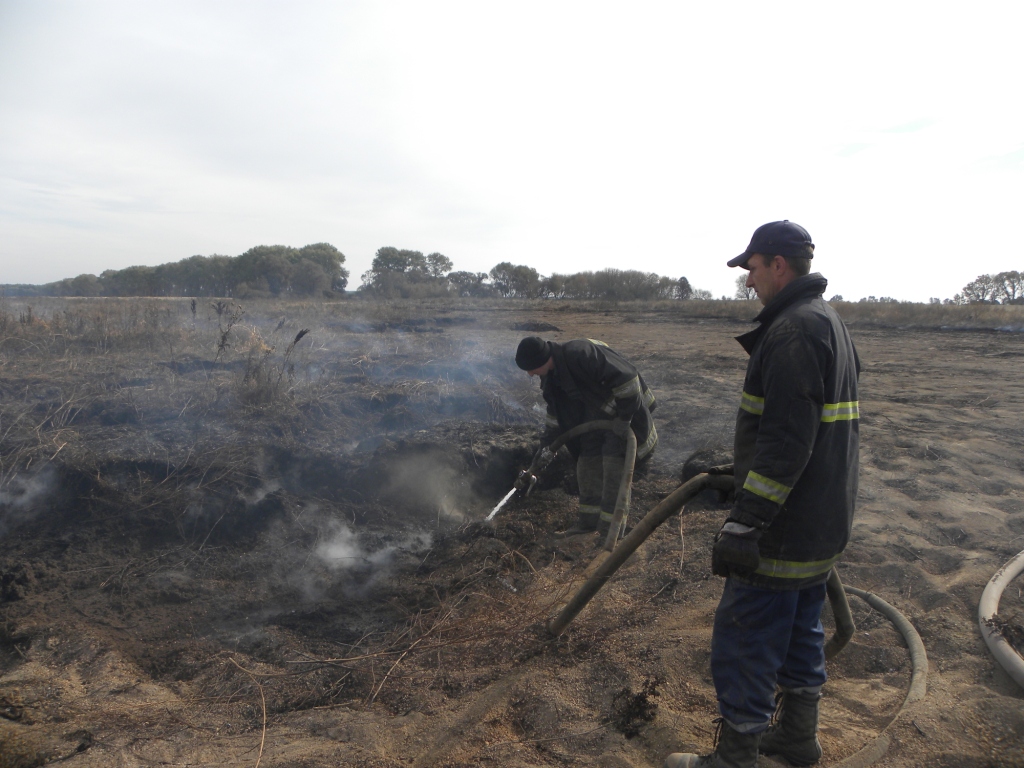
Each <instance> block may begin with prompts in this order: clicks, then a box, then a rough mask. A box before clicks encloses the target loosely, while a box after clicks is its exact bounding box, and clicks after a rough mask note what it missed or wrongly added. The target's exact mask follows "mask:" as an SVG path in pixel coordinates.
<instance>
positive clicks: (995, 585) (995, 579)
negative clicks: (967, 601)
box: [978, 550, 1024, 688]
mask: <svg viewBox="0 0 1024 768" xmlns="http://www.w3.org/2000/svg"><path fill="white" fill-rule="evenodd" d="M1022 571H1024V550H1022V551H1020V552H1018V553H1017V554H1016V555H1014V557H1012V558H1011V559H1010V560H1009V561H1008V562H1007V563H1006V565H1004V566H1003V567H1002V568H1000V569H999V570H998V571H996V572H995V574H994V575H993V576H992V579H991V580H990V581H989V583H988V586H986V587H985V591H984V592H982V594H981V602H979V603H978V625H979V626H980V627H981V636H982V637H983V638H985V644H986V645H988V649H989V650H990V651H991V652H992V655H993V656H994V657H995V659H996V661H997V662H999V666H1001V667H1002V668H1003V669H1005V670H1006V672H1007V674H1009V675H1010V677H1012V678H1013V679H1014V680H1015V681H1016V682H1017V684H1018V685H1019V686H1020V687H1021V688H1024V658H1021V656H1020V654H1018V653H1017V652H1016V651H1015V650H1014V649H1013V646H1011V645H1010V644H1009V643H1008V642H1007V641H1006V638H1005V637H1003V635H1002V633H1001V632H1000V631H999V629H998V627H997V626H995V622H994V621H993V619H995V617H996V613H998V611H999V598H1001V597H1002V596H1003V590H1004V589H1006V585H1007V584H1009V583H1010V582H1011V581H1013V580H1014V579H1015V578H1016V577H1017V576H1018V575H1019V574H1020V573H1021V572H1022Z"/></svg>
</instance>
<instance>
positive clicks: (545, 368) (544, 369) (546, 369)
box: [527, 357, 555, 376]
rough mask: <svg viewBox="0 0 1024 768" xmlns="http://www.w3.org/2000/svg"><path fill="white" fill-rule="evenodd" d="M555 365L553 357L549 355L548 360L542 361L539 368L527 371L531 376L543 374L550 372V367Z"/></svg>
mask: <svg viewBox="0 0 1024 768" xmlns="http://www.w3.org/2000/svg"><path fill="white" fill-rule="evenodd" d="M554 367H555V358H553V357H549V358H548V361H547V362H546V363H544V365H542V366H541V367H540V368H534V369H533V370H532V371H527V373H528V374H530V375H531V376H543V375H545V374H547V373H550V372H551V369H552V368H554Z"/></svg>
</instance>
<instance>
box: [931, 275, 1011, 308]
mask: <svg viewBox="0 0 1024 768" xmlns="http://www.w3.org/2000/svg"><path fill="white" fill-rule="evenodd" d="M931 301H932V303H933V304H935V303H938V299H932V300H931ZM942 303H943V304H1024V273H1021V272H1017V271H1016V270H1014V271H1011V272H999V273H998V274H995V275H978V276H977V277H976V278H975V279H974V280H972V281H971V282H969V283H968V284H967V285H965V286H964V287H963V290H961V291H960V293H958V294H956V295H955V296H953V298H952V299H946V300H945V301H943V302H942Z"/></svg>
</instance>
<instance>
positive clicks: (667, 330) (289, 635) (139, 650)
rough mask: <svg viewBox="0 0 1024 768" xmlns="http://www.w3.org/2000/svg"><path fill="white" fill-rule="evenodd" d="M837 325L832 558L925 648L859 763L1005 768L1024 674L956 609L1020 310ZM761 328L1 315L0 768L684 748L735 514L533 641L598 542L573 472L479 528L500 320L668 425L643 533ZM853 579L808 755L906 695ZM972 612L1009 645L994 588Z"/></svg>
mask: <svg viewBox="0 0 1024 768" xmlns="http://www.w3.org/2000/svg"><path fill="white" fill-rule="evenodd" d="M841 311H842V313H843V314H844V316H846V317H847V320H848V322H850V328H851V333H852V335H853V338H854V341H855V343H856V344H857V346H858V351H859V352H860V355H861V358H862V361H863V363H864V372H863V375H862V379H861V413H862V420H861V425H862V426H861V430H862V431H861V435H862V460H861V494H860V502H859V509H858V518H857V521H856V524H855V528H854V537H853V541H852V543H851V545H850V547H849V549H848V551H847V553H846V555H845V557H844V560H843V561H842V563H841V565H840V568H839V571H840V574H841V576H842V578H843V580H844V582H845V583H847V584H848V585H850V586H854V587H858V588H861V589H864V590H868V591H871V592H873V593H875V594H877V595H878V596H879V597H881V598H882V599H884V600H886V601H888V602H889V603H891V604H893V605H894V606H896V607H897V608H898V609H899V610H900V611H902V613H903V614H904V615H905V616H906V617H907V618H908V619H909V620H910V621H911V622H912V623H913V624H914V626H915V627H916V629H917V631H918V632H919V633H920V635H921V638H922V639H923V641H924V644H925V647H926V649H927V652H928V658H929V670H928V692H927V695H926V696H925V697H924V698H923V699H922V700H921V701H918V702H916V703H914V704H912V705H911V707H910V709H909V710H908V711H907V712H905V713H904V714H903V715H901V716H900V718H899V719H898V721H897V722H896V723H895V724H894V725H893V726H891V728H890V730H889V732H890V735H891V745H890V747H889V750H888V752H887V753H886V755H885V756H884V757H883V758H882V759H881V760H879V761H878V762H877V763H876V764H877V765H888V766H897V765H898V766H904V765H928V766H949V767H950V768H952V766H978V767H979V768H980V767H982V766H1013V765H1024V756H1022V755H1024V748H1022V741H1021V736H1020V734H1021V733H1022V732H1024V706H1022V705H1024V691H1021V690H1020V689H1019V688H1018V687H1017V686H1016V684H1015V683H1014V682H1013V680H1012V679H1011V678H1010V677H1009V676H1008V675H1007V674H1006V673H1005V672H1003V671H1002V669H1001V668H999V667H998V665H997V664H996V663H995V661H994V660H993V659H992V657H991V656H990V654H989V652H988V649H987V648H986V646H985V644H984V642H983V641H982V638H981V635H980V633H979V630H978V625H977V606H978V600H979V598H980V597H981V593H982V590H983V589H984V587H985V585H986V583H987V582H988V580H989V578H990V577H991V576H992V574H993V573H994V572H995V571H996V570H997V569H998V568H999V567H1000V566H1001V565H1003V564H1004V563H1005V562H1006V561H1007V560H1009V559H1010V558H1011V557H1012V556H1013V555H1015V554H1016V553H1017V552H1019V551H1020V550H1022V549H1024V428H1022V426H1021V415H1022V411H1024V380H1022V376H1021V368H1022V365H1021V364H1022V359H1024V333H1021V332H1020V328H1021V326H1024V312H1022V311H1021V308H1020V307H986V308H981V309H975V308H971V307H934V308H933V307H924V306H922V307H917V308H911V309H907V308H903V309H902V310H901V309H900V308H899V307H889V306H877V307H873V308H864V307H863V305H843V306H842V308H841ZM754 314H756V305H743V304H741V303H739V302H672V303H667V302H666V303H664V304H650V305H628V306H627V305H618V306H617V305H611V304H610V305H607V306H604V305H596V304H583V303H559V302H537V303H533V302H515V301H494V302H479V303H478V302H472V301H466V302H449V303H441V302H395V303H382V304H372V303H369V302H363V301H355V300H353V301H346V302H334V303H326V304H322V305H314V304H302V305H300V304H288V303H254V304H246V305H245V306H239V305H238V304H235V303H230V302H213V303H211V302H209V301H205V302H199V303H197V304H196V305H194V306H193V305H192V304H191V303H190V301H189V300H188V299H181V300H113V299H108V300H103V299H98V300H73V299H69V300H56V299H54V300H33V301H32V302H30V303H24V302H21V301H19V302H17V303H15V302H13V301H11V300H9V299H8V300H6V301H0V768H11V767H12V766H19V767H21V766H33V765H42V764H44V763H46V762H48V761H53V760H58V759H60V760H62V764H66V765H69V766H83V767H84V766H97V767H99V766H103V767H106V766H151V765H169V766H173V765H178V766H224V765H231V766H235V765H237V766H243V765H244V766H253V765H261V766H268V767H278V768H284V767H285V766H291V767H298V766H310V767H312V766H323V765H359V766H379V767H381V768H391V767H392V766H399V765H401V766H417V767H419V768H427V767H428V766H452V767H454V766H477V765H493V766H507V765H516V766H538V767H539V766H563V765H597V766H609V767H615V768H624V767H626V766H638V767H639V766H651V765H660V764H661V762H662V760H663V759H664V757H665V755H666V754H667V753H668V752H671V751H677V750H679V749H680V748H687V749H694V748H696V749H699V750H701V751H707V750H709V749H710V748H711V745H712V738H713V731H714V726H713V724H712V722H711V721H712V718H713V717H715V716H716V714H717V713H716V710H715V699H714V689H713V687H712V685H711V680H710V672H709V669H708V657H709V645H710V636H711V621H712V614H713V611H714V607H715V604H716V603H717V599H718V596H719V594H720V591H721V581H720V580H719V579H717V578H715V577H713V576H712V575H711V572H710V546H711V540H712V536H713V534H714V532H715V531H716V530H717V529H718V527H719V526H720V525H721V522H722V520H723V519H724V516H725V513H726V509H727V507H725V506H724V505H722V504H720V503H719V502H718V500H717V498H716V497H713V496H712V497H710V498H701V499H698V500H697V501H696V502H694V503H693V504H691V505H689V506H688V507H687V508H686V509H684V510H683V512H682V513H681V514H680V515H678V516H676V517H673V518H672V519H670V520H669V521H668V522H667V523H666V524H665V525H663V526H661V527H660V528H659V529H658V530H657V531H655V533H654V534H653V535H652V536H651V537H650V538H649V539H648V540H647V542H646V543H645V544H644V545H643V546H642V547H641V549H640V550H639V551H638V552H637V553H636V554H635V555H634V556H633V557H632V558H631V559H630V560H629V561H628V562H627V563H626V565H625V566H624V567H623V568H622V569H621V570H620V571H619V572H618V573H616V575H615V576H614V577H613V579H612V580H611V581H610V582H609V584H608V585H607V586H606V587H605V588H604V589H602V590H601V592H599V593H598V595H597V597H596V598H595V599H594V600H593V602H592V603H591V604H590V605H589V606H588V607H587V609H586V610H585V611H584V612H583V613H582V614H581V615H580V616H579V617H578V618H577V619H576V620H575V621H574V622H573V623H572V624H571V625H570V626H569V628H568V629H567V630H566V632H565V633H564V634H562V635H561V636H560V637H558V638H557V639H552V638H550V637H549V636H548V634H547V633H546V631H545V630H544V628H543V624H544V621H545V620H546V619H547V618H549V617H550V616H551V615H552V614H553V613H554V612H555V611H556V610H557V609H558V607H559V606H560V605H561V604H562V602H564V600H565V599H567V597H568V596H569V595H571V594H572V591H573V589H574V588H575V586H577V585H578V583H579V578H580V574H581V573H582V572H583V570H584V569H585V568H586V566H587V565H588V564H589V563H590V562H591V561H592V560H593V558H594V557H595V556H596V554H597V548H596V547H595V546H594V543H595V542H594V540H591V539H585V540H584V539H581V538H580V537H576V538H572V539H559V538H557V537H554V536H553V535H552V534H553V533H554V532H555V531H557V530H560V529H563V528H565V527H567V526H568V525H569V524H570V523H571V522H572V520H573V519H574V517H575V504H576V500H575V498H574V496H573V491H574V489H573V487H572V486H573V483H572V482H571V472H569V471H568V469H569V467H568V464H567V463H566V462H564V461H563V462H562V463H560V464H559V463H556V465H554V466H553V467H551V468H550V469H549V470H548V473H547V475H546V477H545V481H544V483H543V484H542V486H541V487H540V488H539V489H538V490H537V491H535V492H534V494H533V495H532V496H530V497H529V498H527V499H514V500H513V501H512V502H510V504H509V505H508V506H507V507H506V508H505V509H503V510H502V512H501V514H500V515H499V516H498V517H497V518H496V520H495V523H496V524H495V525H494V526H485V525H482V524H481V521H482V520H483V518H484V517H486V515H487V513H488V512H489V511H490V509H491V508H492V507H493V506H494V505H495V503H496V502H497V501H498V500H499V499H500V498H501V497H502V496H503V495H504V494H505V493H506V492H507V491H508V490H509V488H510V487H511V484H512V482H513V481H514V480H515V477H516V474H517V472H518V471H519V469H521V468H523V467H525V466H526V465H527V464H528V463H529V461H530V458H531V457H532V454H533V450H534V449H535V447H536V440H535V438H536V436H537V434H538V432H539V429H540V424H541V422H542V420H543V419H542V411H541V410H540V404H541V398H540V394H539V390H538V389H537V385H536V382H535V381H533V382H531V381H530V380H529V379H528V377H527V376H526V375H525V374H524V373H522V372H521V371H519V370H518V369H516V368H515V365H514V362H513V360H512V357H513V353H514V350H515V345H516V343H517V342H518V341H519V339H520V338H521V337H523V336H525V335H533V334H535V333H536V334H537V335H542V336H545V337H548V338H553V339H570V338H578V337H590V338H597V339H601V340H603V341H605V342H607V343H608V344H610V345H611V346H613V347H615V348H616V349H618V350H619V351H621V352H622V353H624V354H625V355H626V356H627V357H629V358H630V359H631V360H632V361H633V362H634V363H635V364H636V365H637V367H638V368H639V369H640V370H641V371H642V372H643V374H644V377H645V379H646V380H647V381H648V383H649V384H650V385H651V387H652V389H653V390H654V392H655V394H656V396H657V398H658V407H657V410H656V411H655V414H654V415H655V420H656V422H657V426H658V431H659V434H660V436H661V442H660V445H659V449H658V452H657V454H656V456H655V459H654V461H653V462H652V467H651V470H650V472H649V473H648V474H647V475H646V476H644V477H642V478H639V479H638V480H637V482H636V484H635V486H634V493H633V513H632V516H631V519H632V520H634V521H635V520H636V519H638V518H639V517H640V516H641V515H642V514H643V513H645V512H646V511H647V510H648V509H650V508H651V507H653V506H654V505H655V504H656V503H657V502H658V501H659V500H660V499H662V498H663V497H664V496H665V495H667V494H668V493H669V492H670V491H672V490H673V489H674V488H675V487H676V486H677V485H678V484H679V477H680V471H681V467H682V465H683V463H684V461H685V460H686V458H687V457H688V456H690V455H691V454H692V453H693V452H694V451H697V450H701V449H713V448H718V447H725V448H726V449H728V448H729V446H730V445H731V440H732V429H733V420H734V417H735V411H736V407H737V403H738V397H739V393H740V391H741V386H742V379H743V371H744V366H745V356H744V353H743V351H742V349H741V348H740V346H739V345H738V344H737V343H736V342H735V341H734V340H733V337H734V336H736V335H737V334H739V333H741V332H743V331H744V330H747V329H748V328H749V323H748V322H746V320H745V318H748V317H752V316H753V315H754ZM534 329H536V330H534ZM543 329H546V330H543ZM997 329H1002V330H997ZM850 600H851V605H852V607H853V609H854V618H855V619H856V621H857V624H858V627H857V632H856V635H855V637H854V640H853V642H852V643H851V644H850V646H848V647H847V648H846V649H845V650H844V651H843V652H842V654H840V656H839V657H837V658H836V659H835V660H834V661H833V662H830V666H829V674H830V682H829V684H828V686H827V687H826V692H825V698H824V700H823V707H822V745H823V748H824V750H825V758H824V759H823V761H822V763H821V764H822V765H833V764H837V763H839V762H840V761H841V760H843V759H844V758H846V757H848V756H849V755H852V754H853V753H855V752H857V751H858V750H859V749H860V748H861V747H863V746H864V745H865V744H867V743H869V742H870V741H871V740H872V739H873V738H875V736H877V735H878V734H879V733H880V732H881V731H882V730H883V729H885V728H887V727H889V724H890V722H891V721H892V720H893V718H894V717H895V716H896V714H897V712H898V711H899V710H900V706H901V704H902V702H903V699H904V696H905V695H906V692H907V689H908V686H909V683H910V676H911V665H910V658H909V655H908V651H907V648H906V647H905V645H904V643H903V640H902V638H901V636H900V635H899V633H898V632H896V630H895V629H894V628H893V626H892V625H891V624H890V623H889V621H888V620H886V619H885V618H883V617H881V616H880V615H879V614H877V613H875V612H873V611H871V609H870V608H868V607H867V606H866V604H864V603H863V602H861V601H860V600H858V599H857V598H856V597H852V596H851V598H850ZM999 613H1000V617H1001V620H1002V623H1003V625H1004V627H1005V631H1006V634H1007V636H1009V637H1013V638H1015V642H1017V647H1018V649H1019V648H1020V647H1021V643H1020V641H1021V639H1022V638H1024V599H1022V597H1021V592H1020V586H1019V581H1018V582H1017V583H1016V584H1011V586H1010V588H1008V589H1007V590H1006V592H1005V593H1004V595H1003V599H1002V602H1001V605H1000V611H999ZM827 618H828V620H829V621H830V617H827ZM762 763H763V764H765V765H772V764H773V763H771V762H770V761H768V760H766V759H762Z"/></svg>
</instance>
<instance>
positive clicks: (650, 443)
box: [636, 424, 658, 459]
mask: <svg viewBox="0 0 1024 768" xmlns="http://www.w3.org/2000/svg"><path fill="white" fill-rule="evenodd" d="M657 444H658V430H656V429H655V428H654V425H653V424H651V433H650V434H649V435H648V436H647V439H646V440H644V444H643V445H641V446H638V447H637V449H636V457H637V458H638V459H642V458H643V457H644V456H646V455H647V454H648V453H650V452H651V451H653V450H654V446H656V445H657Z"/></svg>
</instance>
